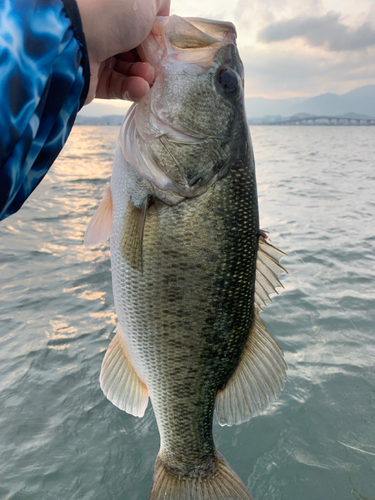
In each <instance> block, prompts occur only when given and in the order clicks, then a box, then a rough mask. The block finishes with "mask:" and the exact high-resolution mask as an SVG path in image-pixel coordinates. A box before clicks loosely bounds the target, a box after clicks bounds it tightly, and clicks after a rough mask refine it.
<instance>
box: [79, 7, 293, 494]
mask: <svg viewBox="0 0 375 500" xmlns="http://www.w3.org/2000/svg"><path fill="white" fill-rule="evenodd" d="M205 30H206V32H205ZM214 35H215V36H214ZM171 40H173V43H177V45H173V43H172V41H171ZM189 40H190V42H189ZM189 43H191V46H189ZM197 47H199V49H197ZM143 48H144V53H145V55H146V56H147V57H149V58H150V62H152V63H153V64H154V66H155V67H156V79H155V83H154V86H153V87H152V89H151V90H150V93H149V94H148V95H147V96H145V98H144V99H143V100H142V101H141V102H140V103H139V104H135V105H133V107H132V108H131V109H130V111H129V113H128V115H127V117H126V118H125V120H124V123H123V125H122V127H121V130H120V136H119V142H118V146H117V149H116V152H115V160H114V165H113V172H112V179H111V186H110V188H107V189H106V191H105V195H104V198H103V201H102V202H101V204H100V206H99V208H98V210H97V212H96V213H95V214H94V217H93V219H92V221H91V222H90V224H89V227H88V229H87V231H86V236H85V244H86V245H87V246H92V245H93V244H95V243H96V242H99V241H103V240H106V239H107V238H108V237H109V236H110V237H111V261H112V279H113V292H114V299H115V306H116V312H117V315H118V319H119V326H118V332H117V333H116V335H115V337H114V339H113V340H112V342H111V344H110V346H109V348H108V350H107V353H106V355H105V357H104V360H103V363H102V370H101V375H100V384H101V387H102V389H103V392H104V394H105V395H106V396H107V397H108V399H109V400H110V401H112V402H113V404H115V405H116V406H118V407H119V408H120V409H122V410H125V411H127V412H128V413H131V414H132V415H135V416H138V417H141V416H143V414H144V412H145V410H146V407H147V404H148V400H149V399H150V400H151V402H152V406H153V410H154V412H155V417H156V421H157V425H158V429H159V432H160V451H159V454H158V457H157V459H156V462H155V469H154V479H153V484H152V488H151V493H150V500H159V499H160V500H161V499H163V500H166V499H168V500H220V499H221V500H246V499H247V500H250V499H251V496H250V494H249V493H248V492H247V490H246V488H245V487H244V485H243V483H242V482H241V480H240V479H239V477H238V476H237V475H236V473H235V472H234V471H233V470H232V469H231V467H230V466H229V465H228V463H227V462H226V461H225V459H224V458H223V457H222V455H220V453H219V452H218V450H217V449H216V447H215V444H214V441H213V434H212V421H213V415H214V411H215V409H216V413H217V417H218V420H219V423H220V424H221V425H233V424H239V423H242V422H244V421H246V420H249V419H250V418H251V417H252V416H254V415H256V414H257V413H259V412H260V411H262V410H263V409H264V408H265V407H266V406H267V405H268V404H269V403H270V402H272V401H273V400H274V399H275V398H276V397H277V396H278V394H279V393H280V391H281V390H282V388H283V386H284V383H285V378H286V372H285V371H286V364H285V362H284V359H283V353H282V351H281V349H280V348H279V346H278V345H277V343H276V342H275V340H274V339H273V338H272V337H271V336H270V335H269V333H268V332H267V329H266V327H265V325H264V323H263V322H262V320H261V319H260V317H259V312H260V311H261V308H262V306H263V305H264V304H265V303H266V301H267V300H268V299H269V296H270V293H273V292H274V291H276V287H277V286H280V282H279V280H278V277H279V274H280V273H281V272H282V271H283V268H282V266H280V264H279V259H280V257H281V256H282V255H283V254H282V252H280V251H279V250H277V249H276V248H275V247H273V246H272V245H270V244H269V242H268V241H267V236H266V235H265V234H264V233H263V232H261V231H260V230H259V220H258V202H257V189H256V180H255V166H254V157H253V153H252V146H251V139H250V134H249V128H248V125H247V120H246V115H245V111H244V102H243V68H242V63H241V61H240V59H239V56H238V53H237V49H236V47H235V30H234V27H233V25H231V24H230V23H215V22H213V21H206V20H199V19H183V18H178V17H177V16H172V17H171V18H160V19H159V20H158V21H157V22H156V24H155V25H154V28H153V33H152V36H150V37H149V38H148V39H147V40H146V42H145V43H144V47H143ZM192 50H199V54H198V59H199V64H196V63H195V62H194V58H193V57H192V55H193V53H192ZM153 58H154V59H153ZM223 74H225V75H224V76H225V77H224V76H223Z"/></svg>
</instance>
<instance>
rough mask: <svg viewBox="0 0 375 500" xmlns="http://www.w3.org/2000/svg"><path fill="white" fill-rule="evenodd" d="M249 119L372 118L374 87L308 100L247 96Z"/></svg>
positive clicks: (373, 114)
mask: <svg viewBox="0 0 375 500" xmlns="http://www.w3.org/2000/svg"><path fill="white" fill-rule="evenodd" d="M245 103H246V111H247V114H248V117H249V118H258V117H262V116H265V115H282V116H292V115H296V114H299V113H309V114H313V115H319V116H322V115H329V116H338V115H344V114H347V113H356V114H362V115H363V114H365V115H368V116H375V85H365V86H363V87H359V88H357V89H354V90H351V91H350V92H347V93H346V94H343V95H338V94H332V93H327V94H321V95H318V96H316V97H310V98H309V99H299V98H297V99H264V98H259V97H250V98H247V99H246V100H245Z"/></svg>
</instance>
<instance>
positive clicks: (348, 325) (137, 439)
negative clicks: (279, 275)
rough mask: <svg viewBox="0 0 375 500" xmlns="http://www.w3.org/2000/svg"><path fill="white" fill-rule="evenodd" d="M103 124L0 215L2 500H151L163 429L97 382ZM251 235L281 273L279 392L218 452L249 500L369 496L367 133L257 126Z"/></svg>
mask: <svg viewBox="0 0 375 500" xmlns="http://www.w3.org/2000/svg"><path fill="white" fill-rule="evenodd" d="M116 135H117V128H116V127H75V128H74V129H73V132H72V134H71V137H70V139H69V141H68V143H67V145H66V147H65V148H64V150H63V152H62V154H61V155H60V157H59V158H58V160H57V161H56V163H55V165H54V166H53V168H52V170H51V172H50V173H49V174H48V176H47V177H46V178H45V179H44V181H43V182H42V183H41V184H40V186H39V187H38V188H37V189H36V191H35V192H34V193H33V195H32V196H31V198H30V199H29V201H28V202H27V203H26V205H25V207H24V208H23V209H22V210H21V211H20V212H19V213H17V214H15V215H13V216H12V217H10V218H9V219H7V220H5V221H3V222H2V223H0V280H1V289H0V299H1V300H0V319H1V323H0V358H1V360H0V408H1V412H0V498H1V499H4V500H21V499H25V500H26V499H27V500H34V499H35V500H49V499H59V500H74V499H77V500H89V499H92V500H104V499H105V500H107V499H108V500H109V499H113V500H126V499H129V500H138V499H139V500H146V499H147V498H148V492H149V487H150V484H151V480H152V468H153V463H154V459H155V457H156V454H157V452H158V447H159V435H158V431H157V427H156V422H155V418H154V416H153V412H152V407H151V405H149V407H148V409H147V412H146V415H145V417H144V418H143V419H137V418H135V417H132V416H130V415H127V414H126V413H124V412H121V411H120V410H118V409H117V408H115V407H114V406H113V405H112V404H111V403H110V402H108V401H107V400H106V399H105V397H104V396H103V394H102V392H101V390H100V388H99V382H98V377H99V372H100V365H101V361H102V358H103V356H104V352H105V350H106V348H107V346H108V344H109V342H110V340H111V338H112V337H113V334H114V328H115V325H116V315H115V312H114V305H113V296H112V289H111V274H110V260H109V247H108V244H105V245H101V246H99V247H97V248H95V249H93V250H90V251H88V250H86V249H85V248H84V247H83V243H82V241H83V234H84V231H85V228H86V226H87V223H88V221H89V219H90V217H91V215H92V213H93V211H94V209H95V207H96V206H97V204H98V202H99V200H100V198H101V195H102V192H103V189H104V187H105V185H106V184H107V182H108V181H109V178H110V174H111V162H112V157H113V151H114V148H115V142H116ZM252 138H253V145H254V150H255V158H256V164H257V179H258V191H259V202H260V211H261V224H262V228H263V229H266V230H268V231H269V232H270V236H271V238H272V240H273V243H274V244H275V245H276V246H278V247H279V248H280V249H282V250H283V251H285V252H286V253H287V254H288V257H286V258H284V259H283V264H284V265H285V266H286V267H287V268H288V270H289V273H290V274H289V275H288V276H285V277H284V279H283V283H284V285H285V290H284V291H282V293H281V294H280V297H276V298H275V300H274V302H273V304H272V305H270V306H269V307H268V308H267V310H266V311H265V313H264V314H263V319H264V321H265V322H266V324H267V326H268V329H269V331H270V333H271V334H272V335H273V336H274V337H275V338H276V339H277V341H278V342H279V344H280V346H281V347H282V349H283V350H284V352H285V357H286V360H287V362H288V365H289V371H288V381H287V384H286V386H285V389H284V391H283V393H282V395H281V396H280V398H279V399H278V401H277V402H276V403H274V404H273V405H272V406H271V407H270V408H269V409H267V410H266V411H265V412H263V413H262V414H261V415H260V416H258V417H256V418H254V419H253V420H252V421H250V422H247V423H245V424H242V425H241V426H235V427H232V428H228V427H225V428H221V427H220V426H219V425H218V424H217V422H215V424H214V432H215V440H216V443H217V445H218V448H219V450H220V451H221V452H222V453H223V454H224V456H225V457H226V458H227V460H228V461H229V462H230V464H231V465H232V467H233V468H234V469H235V470H236V471H237V473H238V474H239V475H240V477H241V478H242V480H243V481H244V482H245V484H246V485H247V487H248V488H249V491H250V492H251V493H252V495H253V496H254V499H255V500H284V499H285V500H301V499H303V500H316V499H324V500H338V499H340V500H350V499H362V500H364V499H375V479H374V478H375V425H374V424H375V408H374V407H375V372H374V365H375V335H374V330H375V287H374V284H375V279H374V278H375V224H374V216H375V127H324V126H322V127H319V126H317V127H280V128H278V127H272V126H268V127H253V128H252Z"/></svg>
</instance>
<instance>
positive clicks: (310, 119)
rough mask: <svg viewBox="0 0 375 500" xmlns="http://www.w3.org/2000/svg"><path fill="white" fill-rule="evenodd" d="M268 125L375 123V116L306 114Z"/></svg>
mask: <svg viewBox="0 0 375 500" xmlns="http://www.w3.org/2000/svg"><path fill="white" fill-rule="evenodd" d="M267 125H375V118H356V117H351V116H305V117H298V116H295V117H293V116H292V117H291V118H287V119H285V120H279V121H274V122H269V123H267Z"/></svg>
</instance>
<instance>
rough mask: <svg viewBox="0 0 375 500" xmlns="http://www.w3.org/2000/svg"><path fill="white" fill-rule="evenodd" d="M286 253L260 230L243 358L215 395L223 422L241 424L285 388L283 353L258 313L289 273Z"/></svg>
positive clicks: (221, 422) (216, 406)
mask: <svg viewBox="0 0 375 500" xmlns="http://www.w3.org/2000/svg"><path fill="white" fill-rule="evenodd" d="M283 255H285V253H284V252H282V251H281V250H279V249H278V248H276V247H274V246H273V245H271V244H270V243H269V241H268V237H267V235H266V234H265V233H264V232H263V231H261V232H260V235H259V247H258V254H257V269H256V277H255V293H254V319H253V324H252V327H251V330H250V333H249V337H248V340H247V344H246V346H245V348H244V351H243V353H242V358H241V361H240V363H239V365H238V367H237V369H236V371H235V372H234V374H233V375H232V376H231V378H230V379H229V381H228V383H227V384H226V386H225V388H224V389H223V390H219V391H218V393H217V395H216V402H215V409H216V414H217V417H218V420H219V424H220V425H234V424H241V423H242V422H246V421H248V420H250V419H251V418H252V417H254V416H255V415H257V414H258V413H260V412H261V411H262V410H264V409H265V408H266V407H267V406H268V405H269V404H270V403H271V402H272V401H274V400H275V399H276V398H277V397H278V396H279V394H280V392H281V391H282V389H283V387H284V385H285V381H286V370H287V365H286V363H285V361H284V357H283V352H282V350H281V349H280V347H279V346H278V344H277V342H276V341H275V340H274V339H273V338H272V337H271V335H270V334H269V333H268V331H267V328H266V325H265V324H264V323H263V321H262V320H261V319H260V316H259V312H260V311H261V310H262V306H264V305H266V301H267V300H271V298H270V294H271V293H277V291H276V288H277V287H279V286H281V287H282V284H281V282H280V281H279V276H280V274H281V273H282V272H285V273H286V272H287V271H286V269H284V268H283V266H282V265H281V264H280V262H279V261H280V258H281V257H282V256H283Z"/></svg>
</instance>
